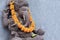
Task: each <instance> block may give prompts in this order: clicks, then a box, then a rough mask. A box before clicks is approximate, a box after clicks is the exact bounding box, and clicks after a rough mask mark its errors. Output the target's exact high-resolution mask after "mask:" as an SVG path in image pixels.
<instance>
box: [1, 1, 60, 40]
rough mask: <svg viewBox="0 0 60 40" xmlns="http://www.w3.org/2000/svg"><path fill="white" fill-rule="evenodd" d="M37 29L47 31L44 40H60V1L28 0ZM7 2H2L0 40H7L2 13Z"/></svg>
mask: <svg viewBox="0 0 60 40" xmlns="http://www.w3.org/2000/svg"><path fill="white" fill-rule="evenodd" d="M28 1H29V5H30V9H31V12H32V16H33V19H34V21H35V23H36V26H37V27H36V28H37V29H38V28H42V29H43V30H45V35H44V40H60V31H59V30H60V0H28ZM6 2H7V1H6V0H4V1H3V0H0V40H6V39H7V37H8V35H9V34H7V33H8V32H7V31H6V30H4V29H3V27H2V23H1V16H2V15H1V14H2V13H1V11H2V9H4V7H5V4H6Z"/></svg>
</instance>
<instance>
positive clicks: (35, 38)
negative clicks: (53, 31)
mask: <svg viewBox="0 0 60 40" xmlns="http://www.w3.org/2000/svg"><path fill="white" fill-rule="evenodd" d="M2 13H3V16H2V17H3V18H2V22H3V26H4V28H7V29H8V30H9V31H10V38H9V40H44V39H43V35H44V31H43V30H42V29H41V28H40V29H38V30H36V29H35V23H34V21H33V19H32V17H31V15H30V14H31V12H30V9H29V4H28V2H27V0H10V1H9V3H8V4H7V5H6V8H5V10H3V12H2Z"/></svg>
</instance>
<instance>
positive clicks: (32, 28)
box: [10, 1, 35, 32]
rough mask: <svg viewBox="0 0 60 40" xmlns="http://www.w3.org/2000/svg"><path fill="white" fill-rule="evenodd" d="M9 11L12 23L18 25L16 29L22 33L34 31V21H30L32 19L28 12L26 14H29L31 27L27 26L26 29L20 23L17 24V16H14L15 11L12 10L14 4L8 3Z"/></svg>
mask: <svg viewBox="0 0 60 40" xmlns="http://www.w3.org/2000/svg"><path fill="white" fill-rule="evenodd" d="M10 10H11V14H12V19H13V20H14V22H15V24H17V25H18V28H20V29H21V30H22V31H24V32H32V31H33V30H34V29H35V24H34V21H33V20H32V17H31V15H30V10H28V13H29V15H30V18H29V19H30V21H31V22H32V23H31V25H30V26H29V28H27V27H25V26H24V25H22V24H21V23H20V22H19V20H18V18H17V16H16V12H15V10H14V2H13V1H12V2H11V3H10Z"/></svg>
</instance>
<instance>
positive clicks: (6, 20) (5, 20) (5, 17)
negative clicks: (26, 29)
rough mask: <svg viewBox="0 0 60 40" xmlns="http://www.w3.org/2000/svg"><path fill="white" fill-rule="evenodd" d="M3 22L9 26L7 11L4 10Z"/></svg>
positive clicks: (5, 25)
mask: <svg viewBox="0 0 60 40" xmlns="http://www.w3.org/2000/svg"><path fill="white" fill-rule="evenodd" d="M2 24H3V26H4V27H5V28H6V27H7V26H8V18H7V13H5V11H3V12H2Z"/></svg>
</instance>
